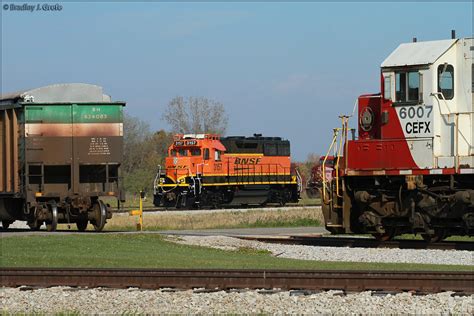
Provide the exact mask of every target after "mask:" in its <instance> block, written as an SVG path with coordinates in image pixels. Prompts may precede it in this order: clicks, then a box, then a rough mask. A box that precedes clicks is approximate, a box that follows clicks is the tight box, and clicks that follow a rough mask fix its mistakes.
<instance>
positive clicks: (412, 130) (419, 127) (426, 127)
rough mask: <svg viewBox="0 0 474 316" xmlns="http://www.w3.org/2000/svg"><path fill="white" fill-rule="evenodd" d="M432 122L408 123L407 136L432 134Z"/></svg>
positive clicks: (406, 127) (406, 126)
mask: <svg viewBox="0 0 474 316" xmlns="http://www.w3.org/2000/svg"><path fill="white" fill-rule="evenodd" d="M430 124H431V122H408V123H407V124H406V125H405V132H407V134H426V133H431V130H430Z"/></svg>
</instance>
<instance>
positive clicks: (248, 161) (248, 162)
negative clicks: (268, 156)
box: [234, 157, 261, 165]
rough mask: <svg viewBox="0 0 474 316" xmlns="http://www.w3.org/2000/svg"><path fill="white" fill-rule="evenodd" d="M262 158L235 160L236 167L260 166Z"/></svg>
mask: <svg viewBox="0 0 474 316" xmlns="http://www.w3.org/2000/svg"><path fill="white" fill-rule="evenodd" d="M260 161H261V158H238V157H237V158H235V162H234V163H235V164H236V165H258V164H259V163H260Z"/></svg>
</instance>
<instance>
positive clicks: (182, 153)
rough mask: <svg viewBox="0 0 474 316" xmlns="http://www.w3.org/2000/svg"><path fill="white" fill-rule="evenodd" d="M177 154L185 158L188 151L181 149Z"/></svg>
mask: <svg viewBox="0 0 474 316" xmlns="http://www.w3.org/2000/svg"><path fill="white" fill-rule="evenodd" d="M178 152H179V155H180V156H181V157H186V156H187V155H188V150H187V149H183V148H181V149H180V150H179V151H178Z"/></svg>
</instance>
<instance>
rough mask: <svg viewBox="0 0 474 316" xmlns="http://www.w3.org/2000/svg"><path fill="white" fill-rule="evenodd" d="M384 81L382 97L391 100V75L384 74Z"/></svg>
mask: <svg viewBox="0 0 474 316" xmlns="http://www.w3.org/2000/svg"><path fill="white" fill-rule="evenodd" d="M383 80H384V83H383V88H384V91H383V98H384V99H385V100H392V76H390V75H386V76H384V78H383Z"/></svg>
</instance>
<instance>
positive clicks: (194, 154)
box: [191, 148, 201, 156]
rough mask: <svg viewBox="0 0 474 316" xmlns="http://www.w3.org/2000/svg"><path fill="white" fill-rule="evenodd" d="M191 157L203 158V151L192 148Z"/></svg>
mask: <svg viewBox="0 0 474 316" xmlns="http://www.w3.org/2000/svg"><path fill="white" fill-rule="evenodd" d="M191 156H201V149H200V148H192V149H191Z"/></svg>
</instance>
